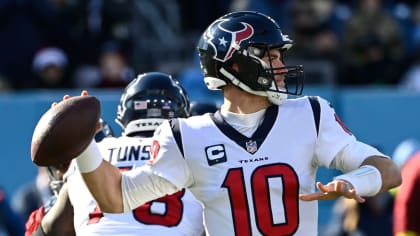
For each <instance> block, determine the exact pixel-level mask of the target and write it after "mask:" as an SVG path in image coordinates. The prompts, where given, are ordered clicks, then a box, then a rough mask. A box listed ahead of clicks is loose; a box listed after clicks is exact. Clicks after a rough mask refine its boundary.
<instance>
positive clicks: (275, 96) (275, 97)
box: [220, 68, 287, 105]
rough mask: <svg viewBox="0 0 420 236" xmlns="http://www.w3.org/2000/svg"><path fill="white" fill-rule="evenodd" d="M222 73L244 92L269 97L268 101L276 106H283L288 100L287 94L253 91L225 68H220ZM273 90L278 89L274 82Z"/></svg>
mask: <svg viewBox="0 0 420 236" xmlns="http://www.w3.org/2000/svg"><path fill="white" fill-rule="evenodd" d="M220 73H222V74H223V75H224V76H225V77H226V78H228V79H229V80H230V81H231V82H232V84H233V85H235V86H237V87H239V88H241V89H242V90H244V91H246V92H248V93H251V94H255V95H257V96H263V97H267V98H268V100H269V101H270V102H271V103H273V104H275V105H281V104H282V103H283V102H284V101H285V100H286V99H287V94H285V93H280V92H274V91H255V90H252V89H251V88H249V87H248V86H247V85H246V84H244V83H242V82H241V81H239V80H238V79H237V78H236V77H235V76H234V75H232V74H231V73H229V72H228V71H227V70H225V69H224V68H220ZM271 89H272V90H276V89H277V86H276V85H275V81H274V80H273V82H272V85H271ZM278 90H281V91H282V92H283V91H284V92H285V91H286V89H284V88H278Z"/></svg>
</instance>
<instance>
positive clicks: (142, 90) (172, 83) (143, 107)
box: [116, 72, 190, 136]
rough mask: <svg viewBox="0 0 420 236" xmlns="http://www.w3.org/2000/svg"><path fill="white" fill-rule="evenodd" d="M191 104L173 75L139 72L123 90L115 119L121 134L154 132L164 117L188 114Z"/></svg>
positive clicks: (130, 134) (185, 115)
mask: <svg viewBox="0 0 420 236" xmlns="http://www.w3.org/2000/svg"><path fill="white" fill-rule="evenodd" d="M189 110H190V103H189V99H188V96H187V94H186V92H185V90H184V88H183V87H182V86H181V85H180V84H179V83H178V81H176V80H174V79H173V78H172V76H170V75H168V74H165V73H160V72H149V73H144V74H140V75H138V76H137V78H135V79H134V80H133V81H131V83H130V84H128V85H127V87H126V88H125V90H124V93H123V94H122V96H121V99H120V103H119V105H118V111H117V119H116V122H117V123H118V124H119V125H120V126H121V127H122V129H123V133H124V135H127V136H132V135H134V133H138V132H147V131H154V130H155V129H156V128H157V127H158V126H159V125H160V124H161V123H162V122H163V121H164V120H166V119H170V118H175V117H187V116H188V115H189Z"/></svg>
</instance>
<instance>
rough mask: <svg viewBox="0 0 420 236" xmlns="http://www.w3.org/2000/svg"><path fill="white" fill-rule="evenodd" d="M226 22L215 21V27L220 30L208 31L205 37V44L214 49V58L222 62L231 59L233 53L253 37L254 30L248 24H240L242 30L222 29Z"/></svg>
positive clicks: (225, 20)
mask: <svg viewBox="0 0 420 236" xmlns="http://www.w3.org/2000/svg"><path fill="white" fill-rule="evenodd" d="M227 21H228V19H223V20H219V21H216V22H215V25H216V27H217V28H219V29H220V30H216V31H215V30H209V31H208V32H207V35H206V36H207V42H208V43H209V45H211V46H212V47H213V48H214V49H215V53H216V54H215V55H214V58H215V59H216V60H218V61H223V62H224V61H227V60H228V59H230V58H231V57H232V54H233V52H234V51H235V50H237V49H238V47H239V46H240V45H241V43H242V42H243V41H244V40H247V39H249V38H251V37H252V35H254V28H252V26H251V25H250V24H248V23H245V22H241V24H242V25H243V28H242V29H240V30H237V31H231V30H228V29H226V28H225V27H223V23H225V22H227ZM210 28H212V27H210ZM214 32H217V35H216V34H213V33H214ZM216 45H217V46H216Z"/></svg>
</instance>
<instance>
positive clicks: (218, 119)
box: [210, 105, 279, 150]
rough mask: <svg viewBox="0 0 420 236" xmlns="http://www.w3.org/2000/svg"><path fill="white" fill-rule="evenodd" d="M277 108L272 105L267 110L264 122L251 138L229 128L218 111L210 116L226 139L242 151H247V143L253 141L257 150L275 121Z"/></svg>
mask: <svg viewBox="0 0 420 236" xmlns="http://www.w3.org/2000/svg"><path fill="white" fill-rule="evenodd" d="M278 110H279V107H278V106H276V105H272V106H270V107H269V108H267V110H266V112H265V116H264V121H263V122H262V124H261V125H260V126H259V127H258V129H257V130H256V131H255V132H254V134H253V135H252V137H250V138H248V137H246V136H245V135H243V134H241V133H239V132H238V131H237V130H236V129H234V128H233V127H232V126H230V125H229V124H228V123H227V122H226V121H225V120H224V119H223V117H222V115H221V114H220V111H217V112H215V113H214V114H210V117H211V119H212V120H213V122H214V123H215V125H216V127H217V128H218V129H219V130H220V131H221V132H222V133H223V134H224V135H226V137H228V138H229V139H231V140H232V141H234V142H235V143H236V144H238V145H239V146H241V147H242V148H243V149H245V150H247V142H249V141H255V142H256V144H257V148H258V147H261V145H262V143H263V142H264V140H265V139H266V138H267V136H268V133H269V132H270V130H271V128H272V127H273V125H274V122H275V121H276V118H277V114H278Z"/></svg>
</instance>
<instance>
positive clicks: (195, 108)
mask: <svg viewBox="0 0 420 236" xmlns="http://www.w3.org/2000/svg"><path fill="white" fill-rule="evenodd" d="M217 109H219V107H218V106H217V104H216V103H211V102H193V103H191V110H190V114H191V115H192V116H198V115H203V114H205V113H214V112H216V111H217Z"/></svg>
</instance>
